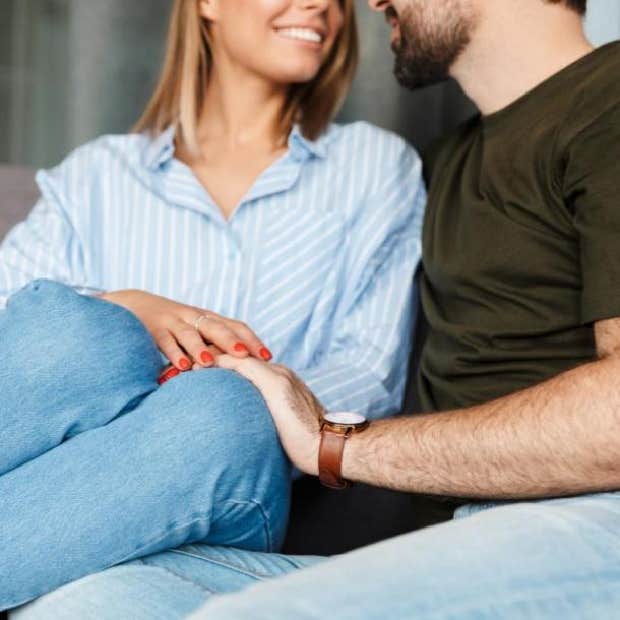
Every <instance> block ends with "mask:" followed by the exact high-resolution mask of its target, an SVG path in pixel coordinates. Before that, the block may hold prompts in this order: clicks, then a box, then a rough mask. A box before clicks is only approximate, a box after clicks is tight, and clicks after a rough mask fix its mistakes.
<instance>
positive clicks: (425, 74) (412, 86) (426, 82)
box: [394, 58, 450, 90]
mask: <svg viewBox="0 0 620 620" xmlns="http://www.w3.org/2000/svg"><path fill="white" fill-rule="evenodd" d="M434 69H435V70H433V67H432V65H429V64H427V65H426V66H424V67H422V66H421V65H419V66H414V65H412V64H411V63H408V64H404V63H403V62H402V61H401V60H400V59H398V58H397V59H396V62H395V63H394V77H395V78H396V81H397V82H398V83H399V84H400V85H401V86H403V87H404V88H406V89H408V90H419V89H420V88H426V87H428V86H435V85H436V84H441V83H443V82H446V81H448V79H449V78H450V76H449V72H448V71H445V70H444V69H443V68H441V69H440V68H439V67H435V68H434Z"/></svg>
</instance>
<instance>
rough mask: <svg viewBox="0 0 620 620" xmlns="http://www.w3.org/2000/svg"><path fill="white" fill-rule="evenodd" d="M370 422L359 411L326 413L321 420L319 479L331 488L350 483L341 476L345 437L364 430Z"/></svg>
mask: <svg viewBox="0 0 620 620" xmlns="http://www.w3.org/2000/svg"><path fill="white" fill-rule="evenodd" d="M369 426H370V422H369V421H368V420H367V419H366V418H365V417H364V416H363V415H360V414H359V413H352V412H337V413H326V414H325V415H324V416H323V420H322V422H321V444H320V446H319V479H320V480H321V482H322V483H323V484H324V485H325V486H326V487H329V488H331V489H346V488H347V487H350V486H351V483H350V482H349V481H347V480H343V478H342V455H343V453H344V446H345V443H346V441H347V439H348V438H349V437H350V436H351V435H353V434H355V433H361V432H362V431H365V430H366V429H367V428H368V427H369Z"/></svg>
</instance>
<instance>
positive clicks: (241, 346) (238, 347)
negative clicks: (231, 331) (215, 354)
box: [234, 342, 249, 353]
mask: <svg viewBox="0 0 620 620" xmlns="http://www.w3.org/2000/svg"><path fill="white" fill-rule="evenodd" d="M234 349H235V351H236V352H237V353H249V351H248V348H247V347H246V346H245V345H244V344H241V343H240V342H238V343H237V344H236V345H235V346H234Z"/></svg>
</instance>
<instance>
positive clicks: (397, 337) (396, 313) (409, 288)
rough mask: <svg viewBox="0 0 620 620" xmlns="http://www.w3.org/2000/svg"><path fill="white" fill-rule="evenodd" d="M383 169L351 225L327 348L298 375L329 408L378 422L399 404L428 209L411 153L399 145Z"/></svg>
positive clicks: (402, 394) (404, 375) (405, 377)
mask: <svg viewBox="0 0 620 620" xmlns="http://www.w3.org/2000/svg"><path fill="white" fill-rule="evenodd" d="M399 144H400V143H399ZM384 170H385V172H384V174H383V175H382V176H383V178H382V179H381V180H380V182H379V183H378V187H377V188H376V191H374V192H372V194H370V196H369V198H368V199H367V201H366V204H365V209H363V210H362V211H361V212H360V214H359V216H358V218H357V221H355V222H354V223H352V227H351V232H350V237H349V252H348V257H347V266H346V270H347V271H346V280H347V284H346V286H345V291H344V292H343V295H342V297H341V303H340V304H339V305H340V307H339V308H338V310H337V313H336V316H337V319H336V320H335V324H334V330H333V334H334V337H333V338H332V341H331V344H330V348H329V349H328V351H327V353H326V355H325V356H324V358H323V359H322V360H321V361H320V363H318V364H317V365H316V366H314V367H311V368H306V369H302V370H300V371H298V374H299V376H300V377H301V378H302V379H303V380H304V381H305V383H306V384H307V385H308V386H309V387H310V389H311V390H312V391H313V392H314V394H315V395H316V396H317V398H318V399H319V400H320V401H321V403H322V405H323V406H324V407H325V408H326V409H327V410H329V411H356V412H359V413H363V414H364V415H366V416H367V417H369V418H375V419H376V418H381V417H384V416H387V415H390V414H393V413H396V412H398V411H399V410H400V407H401V406H402V400H403V396H404V391H405V384H406V380H407V365H408V360H409V354H410V350H411V341H412V330H413V323H414V320H415V312H416V310H415V309H416V308H417V304H415V305H414V298H415V297H416V291H414V274H415V271H416V268H417V266H418V263H419V261H420V258H421V228H422V220H423V215H424V208H425V205H426V191H425V188H424V183H423V180H422V172H421V162H420V160H419V158H418V156H417V154H416V153H415V151H413V149H411V148H410V147H408V146H406V145H405V144H404V143H402V145H401V149H400V152H399V155H398V157H397V158H396V163H395V164H394V162H393V161H392V163H391V164H387V165H386V166H384Z"/></svg>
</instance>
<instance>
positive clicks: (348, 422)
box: [323, 412, 366, 426]
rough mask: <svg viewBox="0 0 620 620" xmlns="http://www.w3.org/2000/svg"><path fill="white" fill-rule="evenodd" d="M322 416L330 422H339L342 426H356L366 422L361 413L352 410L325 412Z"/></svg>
mask: <svg viewBox="0 0 620 620" xmlns="http://www.w3.org/2000/svg"><path fill="white" fill-rule="evenodd" d="M323 417H324V418H325V420H326V421H327V422H330V423H331V424H341V425H343V426H357V425H358V424H364V423H365V422H366V418H365V417H364V416H363V415H361V414H359V413H352V412H339V413H326V414H325V415H324V416H323Z"/></svg>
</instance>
